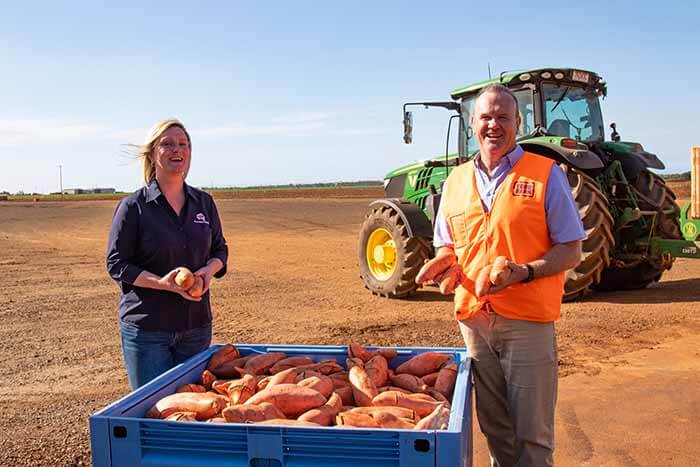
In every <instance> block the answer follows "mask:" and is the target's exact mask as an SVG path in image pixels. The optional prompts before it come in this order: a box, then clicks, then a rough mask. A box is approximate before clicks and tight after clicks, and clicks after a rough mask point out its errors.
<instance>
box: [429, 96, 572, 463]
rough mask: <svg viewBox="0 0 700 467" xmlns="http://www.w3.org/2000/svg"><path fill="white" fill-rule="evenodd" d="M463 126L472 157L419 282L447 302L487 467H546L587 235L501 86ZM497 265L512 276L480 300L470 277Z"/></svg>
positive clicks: (451, 194)
mask: <svg viewBox="0 0 700 467" xmlns="http://www.w3.org/2000/svg"><path fill="white" fill-rule="evenodd" d="M471 126H472V129H473V130H474V134H475V135H476V137H477V139H478V142H479V149H480V151H479V154H478V155H477V156H476V157H475V158H474V160H473V161H472V162H469V163H466V164H463V165H461V166H459V167H457V168H456V169H455V170H453V172H452V173H451V174H450V176H449V177H448V178H447V180H446V182H445V186H444V190H443V192H442V201H441V205H440V209H439V211H438V216H437V219H436V223H435V235H434V245H435V247H436V248H437V253H436V257H435V258H434V259H432V260H430V261H429V262H428V263H426V264H425V266H424V267H423V269H421V271H420V273H419V274H418V277H417V278H416V281H417V282H419V283H424V282H430V281H434V282H437V283H440V285H441V287H440V289H441V291H442V292H443V293H451V292H452V291H453V290H454V292H455V299H454V304H455V315H456V318H457V319H458V320H459V324H460V328H461V330H462V334H463V335H464V340H465V343H466V346H467V349H468V350H469V353H470V355H471V357H472V358H473V362H472V364H473V365H472V369H473V375H474V388H475V393H476V410H477V417H478V420H479V425H480V427H481V431H482V432H483V433H484V435H485V436H486V439H487V442H488V447H489V452H490V455H491V462H492V465H494V466H515V465H517V466H545V465H553V459H552V453H553V450H554V407H555V404H556V398H557V349H556V337H555V332H554V321H556V320H557V319H558V318H559V309H560V306H561V298H562V294H563V287H564V271H566V270H567V269H571V268H573V267H575V266H576V265H577V264H578V262H579V261H580V257H581V239H583V238H584V237H585V233H584V231H583V226H582V224H581V220H580V218H579V214H578V209H577V207H576V204H575V203H574V200H573V197H572V195H571V192H570V188H569V184H568V182H567V179H566V176H565V175H564V172H563V171H562V170H561V168H559V166H557V164H556V163H554V161H552V160H550V159H547V158H544V157H541V156H537V155H535V154H531V153H527V152H524V151H523V150H522V148H520V146H518V145H517V144H516V142H515V138H516V135H517V131H518V128H519V126H520V115H519V113H518V105H517V100H516V98H515V96H514V95H513V94H512V93H511V92H510V91H509V90H508V89H507V88H506V87H504V86H501V85H492V86H489V87H487V88H485V89H484V90H483V91H482V92H481V93H480V94H479V96H478V98H477V100H476V103H475V108H474V113H473V115H472V117H471ZM498 256H505V257H507V258H508V261H507V267H508V269H510V271H511V273H510V277H509V278H508V279H507V280H506V281H505V283H503V284H501V285H499V286H498V287H496V286H491V288H490V289H489V290H488V292H487V294H486V295H485V296H477V295H476V291H475V280H476V278H477V276H478V274H479V272H480V271H481V269H482V268H483V267H485V266H486V265H488V264H491V263H493V261H494V260H495V259H496V258H497V257H498ZM455 286H456V288H455Z"/></svg>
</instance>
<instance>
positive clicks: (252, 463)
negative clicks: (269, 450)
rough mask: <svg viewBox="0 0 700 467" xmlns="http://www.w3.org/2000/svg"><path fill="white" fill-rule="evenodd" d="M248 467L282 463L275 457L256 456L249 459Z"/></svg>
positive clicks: (280, 464)
mask: <svg viewBox="0 0 700 467" xmlns="http://www.w3.org/2000/svg"><path fill="white" fill-rule="evenodd" d="M250 467H282V463H281V462H280V461H278V460H277V459H264V458H262V457H256V458H255V459H251V460H250Z"/></svg>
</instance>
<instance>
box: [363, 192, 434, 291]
mask: <svg viewBox="0 0 700 467" xmlns="http://www.w3.org/2000/svg"><path fill="white" fill-rule="evenodd" d="M431 253H432V246H431V244H430V241H429V240H428V239H425V238H422V237H409V235H408V231H407V229H406V225H405V224H404V221H403V219H402V218H401V216H400V215H399V214H398V213H397V212H396V211H395V210H394V209H392V208H390V207H388V206H380V207H377V208H376V209H374V210H372V211H371V212H370V213H369V214H368V215H367V216H366V218H365V221H364V222H363V223H362V228H361V229H360V236H359V241H358V251H357V258H358V263H359V267H360V278H361V279H362V281H363V282H364V284H365V287H366V288H367V289H368V290H369V291H370V292H372V293H373V294H375V295H380V296H382V297H387V298H403V297H407V296H409V295H411V294H412V293H413V292H415V291H416V290H417V289H418V287H419V286H418V284H416V281H415V279H416V276H417V275H418V271H419V270H420V268H421V267H422V266H423V263H424V261H425V260H426V259H429V258H430V256H431Z"/></svg>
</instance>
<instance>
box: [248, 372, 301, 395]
mask: <svg viewBox="0 0 700 467" xmlns="http://www.w3.org/2000/svg"><path fill="white" fill-rule="evenodd" d="M263 381H266V382H265V383H263ZM296 381H297V369H296V368H293V367H292V368H287V369H286V370H282V371H280V372H279V373H277V374H275V375H272V376H268V377H267V378H263V379H262V380H260V381H259V382H258V384H257V388H258V391H261V390H263V389H265V388H271V387H273V386H276V385H278V384H294V383H296Z"/></svg>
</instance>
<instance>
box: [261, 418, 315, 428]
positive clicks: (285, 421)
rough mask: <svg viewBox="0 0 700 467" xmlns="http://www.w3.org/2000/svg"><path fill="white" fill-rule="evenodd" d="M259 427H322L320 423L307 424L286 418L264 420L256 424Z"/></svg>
mask: <svg viewBox="0 0 700 467" xmlns="http://www.w3.org/2000/svg"><path fill="white" fill-rule="evenodd" d="M256 424H257V425H286V426H321V425H319V424H318V423H313V422H307V421H303V420H288V419H286V418H274V419H272V420H264V421H262V422H256Z"/></svg>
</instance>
